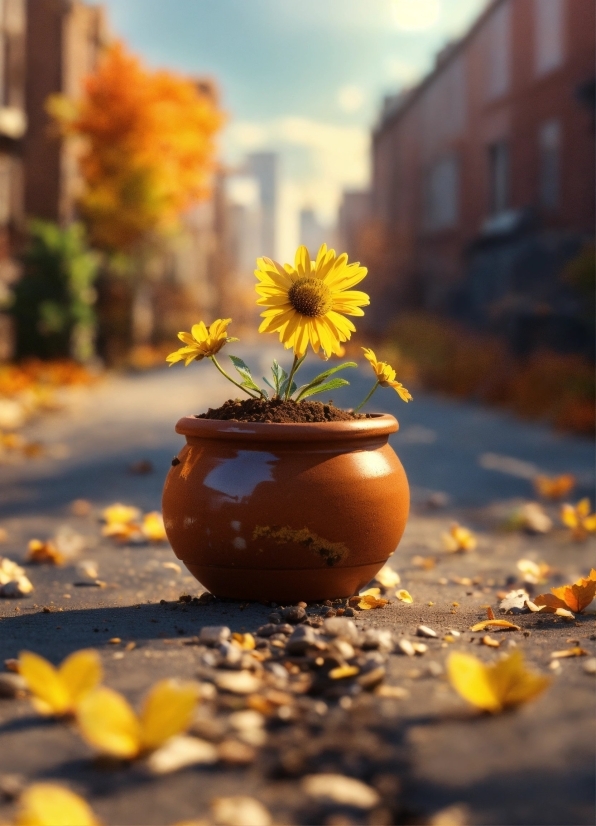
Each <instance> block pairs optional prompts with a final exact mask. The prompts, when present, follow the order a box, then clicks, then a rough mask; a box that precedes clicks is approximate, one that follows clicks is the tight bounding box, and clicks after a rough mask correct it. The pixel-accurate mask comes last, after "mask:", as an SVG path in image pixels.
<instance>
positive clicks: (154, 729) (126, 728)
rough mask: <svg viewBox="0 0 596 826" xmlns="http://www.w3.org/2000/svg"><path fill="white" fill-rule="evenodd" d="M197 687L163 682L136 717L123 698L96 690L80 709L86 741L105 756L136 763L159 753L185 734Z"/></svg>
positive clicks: (82, 730)
mask: <svg viewBox="0 0 596 826" xmlns="http://www.w3.org/2000/svg"><path fill="white" fill-rule="evenodd" d="M197 697H198V692H197V686H196V685H195V684H193V683H178V682H177V681H175V680H161V681H160V682H158V683H156V684H155V685H154V686H153V688H152V689H151V691H150V692H149V694H148V695H147V697H146V699H145V702H144V704H143V708H142V710H141V713H140V715H138V716H137V715H136V714H135V712H134V711H133V709H132V708H131V707H130V705H129V704H128V702H127V701H126V700H125V699H124V697H123V696H122V695H121V694H118V692H116V691H112V689H110V688H105V687H102V688H96V689H95V690H94V691H92V692H90V693H89V694H87V695H86V696H85V698H84V699H83V700H82V701H81V702H80V703H79V705H78V707H77V722H78V724H79V728H80V731H81V734H82V736H83V738H84V739H85V740H86V741H87V742H88V743H89V744H90V745H92V746H95V747H96V748H97V749H99V750H100V751H101V752H104V753H105V754H110V755H113V756H114V757H120V758H125V759H134V758H135V757H139V756H140V755H141V754H143V753H145V752H149V751H153V750H155V749H157V748H158V747H159V746H161V745H163V743H165V742H166V740H169V738H170V737H173V736H174V735H176V734H180V733H181V732H183V731H185V730H186V729H187V728H188V726H189V724H190V721H191V718H192V714H193V711H194V708H195V705H196V702H197Z"/></svg>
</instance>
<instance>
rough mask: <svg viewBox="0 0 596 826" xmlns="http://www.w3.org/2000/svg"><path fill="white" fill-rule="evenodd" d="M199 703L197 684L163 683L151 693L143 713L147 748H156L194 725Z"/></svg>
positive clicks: (164, 681) (143, 737)
mask: <svg viewBox="0 0 596 826" xmlns="http://www.w3.org/2000/svg"><path fill="white" fill-rule="evenodd" d="M196 703H197V688H196V686H195V685H194V684H193V683H179V682H177V681H176V680H161V681H160V682H158V683H156V684H155V685H154V686H153V688H152V689H151V691H150V692H149V694H148V696H147V699H146V700H145V704H144V706H143V711H142V712H141V717H140V720H141V729H142V735H141V736H142V740H143V746H144V747H145V748H148V749H155V748H157V747H158V746H161V744H162V743H165V741H166V740H168V739H169V738H170V737H173V736H174V735H175V734H180V732H182V731H185V730H186V729H187V728H188V726H189V725H190V721H191V719H192V715H193V711H194V708H195V706H196Z"/></svg>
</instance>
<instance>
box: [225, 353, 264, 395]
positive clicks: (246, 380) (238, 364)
mask: <svg viewBox="0 0 596 826" xmlns="http://www.w3.org/2000/svg"><path fill="white" fill-rule="evenodd" d="M230 361H231V362H232V364H233V365H234V367H235V368H236V370H237V371H238V373H240V375H241V376H242V378H243V381H242V382H241V384H242V387H248V388H249V390H256V391H257V392H258V393H260V394H261V395H262V392H263V391H262V390H261V388H260V387H259V386H258V384H255V382H254V379H253V377H252V373H251V372H250V368H249V366H248V364H246V362H244V361H242V359H241V358H238V356H230Z"/></svg>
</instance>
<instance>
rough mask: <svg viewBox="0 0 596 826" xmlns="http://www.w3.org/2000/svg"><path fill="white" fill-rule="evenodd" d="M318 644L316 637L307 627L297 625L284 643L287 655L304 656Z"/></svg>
mask: <svg viewBox="0 0 596 826" xmlns="http://www.w3.org/2000/svg"><path fill="white" fill-rule="evenodd" d="M317 642H318V636H317V634H315V632H314V631H313V629H312V628H311V627H310V626H309V625H299V626H298V628H296V630H295V631H294V632H293V633H292V636H291V637H289V639H288V641H287V643H286V653H287V654H298V655H300V654H304V653H306V651H307V650H308V649H309V648H310V647H311V646H314V645H316V643H317Z"/></svg>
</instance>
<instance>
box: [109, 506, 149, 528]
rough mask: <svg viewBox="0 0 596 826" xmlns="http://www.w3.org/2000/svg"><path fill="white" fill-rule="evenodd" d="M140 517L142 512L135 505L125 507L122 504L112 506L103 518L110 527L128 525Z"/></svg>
mask: <svg viewBox="0 0 596 826" xmlns="http://www.w3.org/2000/svg"><path fill="white" fill-rule="evenodd" d="M140 516H141V511H140V510H139V509H138V508H135V507H134V506H133V505H123V504H121V503H120V502H116V503H115V504H114V505H110V506H109V507H108V508H106V509H105V510H104V511H103V513H102V518H103V520H104V522H107V523H108V525H112V524H117V525H127V524H128V523H129V522H134V521H135V519H139V517H140Z"/></svg>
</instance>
